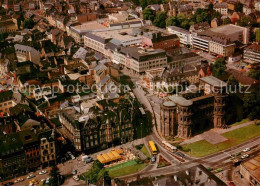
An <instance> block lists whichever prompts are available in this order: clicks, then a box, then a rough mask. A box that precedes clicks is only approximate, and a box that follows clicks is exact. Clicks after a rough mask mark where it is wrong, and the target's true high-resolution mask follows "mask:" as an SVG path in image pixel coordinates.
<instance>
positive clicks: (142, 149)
mask: <svg viewBox="0 0 260 186" xmlns="http://www.w3.org/2000/svg"><path fill="white" fill-rule="evenodd" d="M140 151H141V152H142V153H144V155H146V157H149V158H150V157H151V156H150V154H149V151H148V150H147V148H146V146H145V145H143V147H142V148H141V150H140Z"/></svg>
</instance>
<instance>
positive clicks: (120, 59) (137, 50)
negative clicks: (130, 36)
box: [113, 47, 167, 73]
mask: <svg viewBox="0 0 260 186" xmlns="http://www.w3.org/2000/svg"><path fill="white" fill-rule="evenodd" d="M113 62H114V63H117V64H120V65H121V66H124V67H126V68H128V69H131V70H133V71H134V72H136V73H144V72H145V71H146V70H151V69H155V68H161V67H166V66H167V56H166V52H165V51H164V50H162V49H144V48H142V47H121V49H119V50H116V51H115V52H114V58H113Z"/></svg>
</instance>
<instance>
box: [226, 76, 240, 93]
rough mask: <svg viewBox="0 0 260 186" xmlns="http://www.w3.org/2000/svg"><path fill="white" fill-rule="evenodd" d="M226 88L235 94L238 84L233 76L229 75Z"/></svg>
mask: <svg viewBox="0 0 260 186" xmlns="http://www.w3.org/2000/svg"><path fill="white" fill-rule="evenodd" d="M227 86H228V91H229V92H230V93H235V92H236V91H237V90H238V88H239V83H238V81H237V80H236V78H235V77H234V76H232V75H230V76H229V78H228V81H227Z"/></svg>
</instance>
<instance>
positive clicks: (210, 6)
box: [208, 3, 214, 11]
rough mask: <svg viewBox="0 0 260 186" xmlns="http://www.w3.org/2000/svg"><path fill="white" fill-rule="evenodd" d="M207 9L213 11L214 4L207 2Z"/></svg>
mask: <svg viewBox="0 0 260 186" xmlns="http://www.w3.org/2000/svg"><path fill="white" fill-rule="evenodd" d="M208 10H209V11H213V10H214V5H213V3H210V4H209V7H208Z"/></svg>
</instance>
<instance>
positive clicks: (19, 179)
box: [14, 178, 24, 183]
mask: <svg viewBox="0 0 260 186" xmlns="http://www.w3.org/2000/svg"><path fill="white" fill-rule="evenodd" d="M23 180H24V179H23V178H18V179H17V180H15V181H14V183H19V182H22V181H23Z"/></svg>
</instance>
